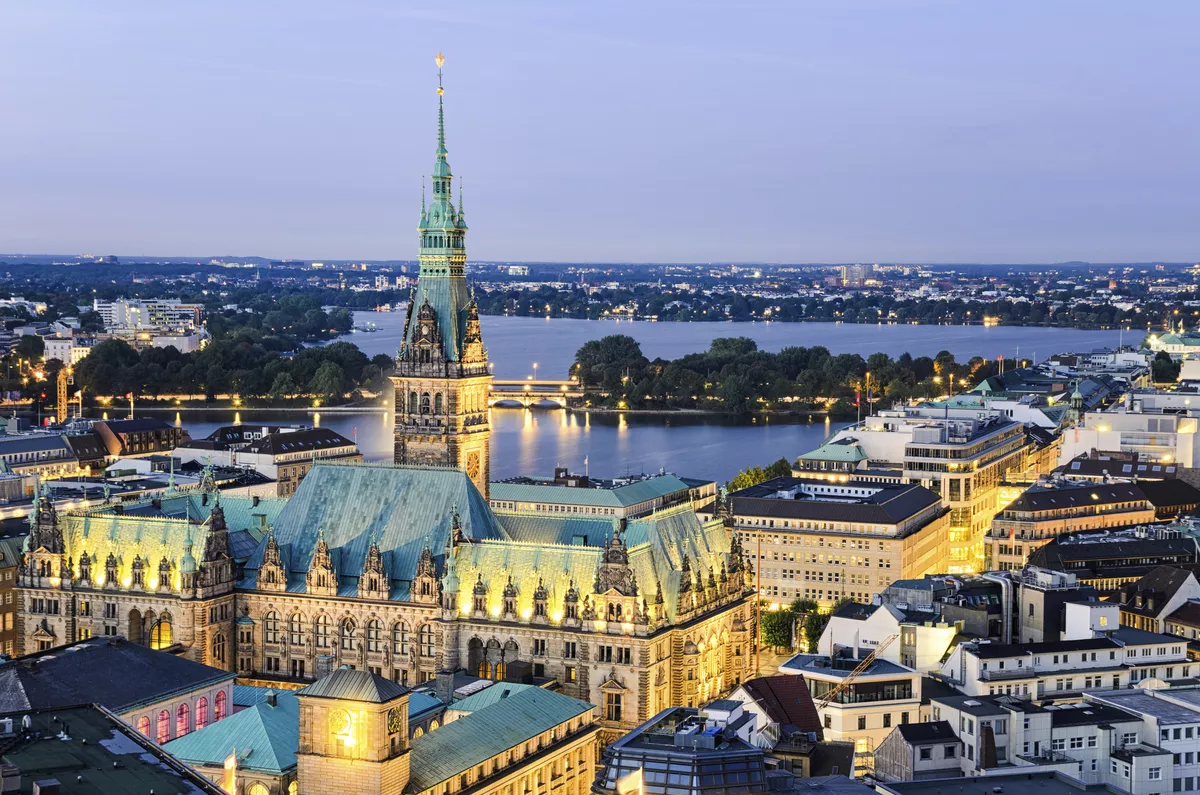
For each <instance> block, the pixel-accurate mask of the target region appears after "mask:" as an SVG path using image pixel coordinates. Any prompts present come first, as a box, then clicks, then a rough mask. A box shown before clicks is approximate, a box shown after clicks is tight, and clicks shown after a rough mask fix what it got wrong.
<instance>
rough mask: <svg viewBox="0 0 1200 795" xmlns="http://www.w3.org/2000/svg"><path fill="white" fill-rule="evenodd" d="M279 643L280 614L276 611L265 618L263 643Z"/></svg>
mask: <svg viewBox="0 0 1200 795" xmlns="http://www.w3.org/2000/svg"><path fill="white" fill-rule="evenodd" d="M278 642H279V614H278V613H276V612H275V611H274V610H272V611H271V612H269V613H267V614H266V615H265V616H263V643H278Z"/></svg>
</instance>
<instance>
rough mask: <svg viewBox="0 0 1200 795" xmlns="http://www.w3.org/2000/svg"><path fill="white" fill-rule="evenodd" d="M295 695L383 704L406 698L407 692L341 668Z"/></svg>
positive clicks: (376, 677) (378, 678)
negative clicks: (402, 697)
mask: <svg viewBox="0 0 1200 795" xmlns="http://www.w3.org/2000/svg"><path fill="white" fill-rule="evenodd" d="M297 693H298V695H301V696H305V697H308V698H336V699H345V700H346V701H362V702H366V703H370V704H386V703H387V702H389V701H392V700H394V699H397V698H400V697H401V696H404V695H407V694H408V688H407V687H405V686H404V685H401V684H397V683H396V682H393V681H392V680H390V679H384V678H383V677H382V676H379V675H378V674H373V673H371V672H370V671H359V670H356V669H354V668H350V667H348V666H345V665H343V666H342V667H341V668H338V669H337V670H335V671H333V672H332V673H330V674H329V675H328V676H323V677H321V678H320V679H318V680H317V681H315V682H313V683H312V684H311V685H309V686H308V687H306V688H304V689H302V690H299V691H297Z"/></svg>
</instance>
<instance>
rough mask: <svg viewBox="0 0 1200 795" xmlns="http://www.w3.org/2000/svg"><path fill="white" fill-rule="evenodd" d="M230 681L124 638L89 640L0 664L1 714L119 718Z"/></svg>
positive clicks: (229, 676) (223, 675) (224, 675)
mask: <svg viewBox="0 0 1200 795" xmlns="http://www.w3.org/2000/svg"><path fill="white" fill-rule="evenodd" d="M233 678H234V674H232V673H229V672H228V671H222V670H220V669H219V668H211V667H209V666H207V665H204V664H203V663H198V662H193V661H192V660H189V659H186V658H184V657H180V656H178V655H175V654H169V653H167V652H165V651H154V650H153V649H151V648H150V647H149V646H142V645H140V644H137V643H130V642H128V641H127V640H125V639H124V638H122V637H101V638H90V639H88V640H81V641H77V642H76V643H70V644H67V645H66V646H57V647H55V648H53V649H49V650H48V651H39V652H34V653H33V654H26V655H23V656H21V657H17V658H15V659H13V660H9V661H6V662H2V663H0V712H12V711H16V710H27V709H53V708H55V707H63V706H71V705H75V704H100V705H102V706H104V707H105V708H107V709H110V710H112V711H113V712H117V713H122V712H126V711H128V710H132V709H134V708H136V707H138V706H140V705H142V704H151V703H154V702H156V701H162V700H164V699H166V698H168V697H169V696H171V695H173V694H175V693H183V692H187V691H189V690H194V689H197V688H200V687H204V686H207V685H212V684H215V683H218V682H224V681H227V680H231V679H233Z"/></svg>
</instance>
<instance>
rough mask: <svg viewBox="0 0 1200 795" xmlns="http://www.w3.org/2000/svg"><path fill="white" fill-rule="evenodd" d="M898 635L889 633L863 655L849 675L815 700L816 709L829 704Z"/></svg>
mask: <svg viewBox="0 0 1200 795" xmlns="http://www.w3.org/2000/svg"><path fill="white" fill-rule="evenodd" d="M898 637H900V636H899V635H898V634H895V635H889V636H888V637H887V638H886V639H885V640H884V641H883V642H882V643H880V644H879V645H878V646H876V647H875V649H874V650H873V651H872V652H871V653H870V654H868V655H867V656H866V657H864V658H863V660H862V662H860V663H859V664H858V665H857V666H855V668H854V670H853V671H851V672H850V675H849V676H847V677H846V678H845V679H843V680H842V681H840V682H838V684H837V686H836V687H834V688H832V689H830V691H829V692H828V693H826V694H825V695H823V696H821V697H820V698H819V699H817V701H816V704H817V711H818V712H820V711H821V710H823V709H825V707H827V706H829V704H830V703H831V702H832V701H833V700H834V699H835V698H837V696H838V693H841V692H842V691H843V690H845V689H846V688H848V687H849V686H850V685H851V684H853V683H854V680H855V679H857V678H858V676H859V675H860V674H861V673H863V672H864V671H866V670H867V669H868V668H870V667H871V663H873V662H875V658H876V657H878V656H879V653H880V652H881V651H883V650H884V649H886V648H887V647H888V646H891V645H892V641H894V640H895V639H896V638H898Z"/></svg>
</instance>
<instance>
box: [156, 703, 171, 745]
mask: <svg viewBox="0 0 1200 795" xmlns="http://www.w3.org/2000/svg"><path fill="white" fill-rule="evenodd" d="M170 739H171V713H170V712H167V711H166V710H165V709H162V710H159V711H158V726H157V727H156V728H155V730H154V741H155V742H157V743H158V744H159V745H162V744H163V743H165V742H167V741H168V740H170Z"/></svg>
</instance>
